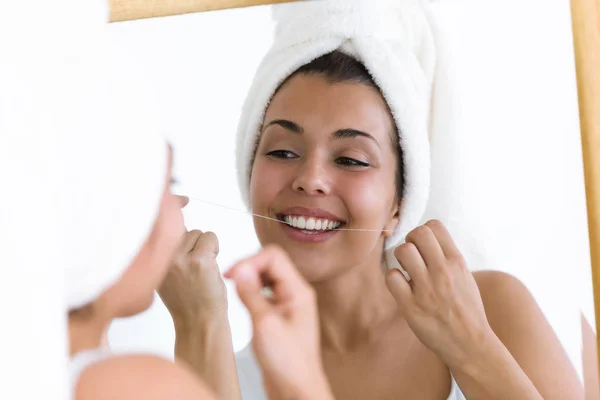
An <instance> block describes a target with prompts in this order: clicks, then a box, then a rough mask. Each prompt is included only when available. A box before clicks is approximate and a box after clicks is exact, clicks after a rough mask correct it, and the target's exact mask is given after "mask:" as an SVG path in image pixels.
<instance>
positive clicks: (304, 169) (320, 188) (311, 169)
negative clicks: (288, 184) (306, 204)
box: [293, 161, 331, 196]
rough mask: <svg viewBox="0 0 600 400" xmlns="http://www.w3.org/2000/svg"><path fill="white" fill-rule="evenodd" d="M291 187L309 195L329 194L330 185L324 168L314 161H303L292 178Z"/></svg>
mask: <svg viewBox="0 0 600 400" xmlns="http://www.w3.org/2000/svg"><path fill="white" fill-rule="evenodd" d="M293 189H294V191H296V192H301V193H305V194H308V195H311V196H324V195H327V194H329V192H330V189H331V187H330V183H329V178H328V176H327V171H326V168H324V167H323V166H322V165H321V164H320V163H317V162H314V161H308V162H306V163H304V164H303V165H302V166H301V167H300V169H299V170H298V176H296V179H294V183H293Z"/></svg>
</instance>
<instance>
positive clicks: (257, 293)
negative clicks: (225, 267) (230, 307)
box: [231, 268, 273, 320]
mask: <svg viewBox="0 0 600 400" xmlns="http://www.w3.org/2000/svg"><path fill="white" fill-rule="evenodd" d="M231 279H232V280H233V281H234V282H235V288H236V290H237V292H238V296H239V297H240V300H241V301H242V303H244V305H245V306H246V308H247V309H248V312H249V313H250V317H251V318H252V320H256V319H258V318H260V316H262V315H264V314H265V313H268V312H271V310H272V308H273V305H272V304H271V303H270V302H269V300H267V299H266V298H265V297H264V296H263V294H262V293H261V289H262V282H261V281H260V278H259V276H258V275H257V274H255V273H253V271H252V270H251V269H249V268H239V269H237V270H236V271H235V273H234V274H233V275H232V276H231Z"/></svg>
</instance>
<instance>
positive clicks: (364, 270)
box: [313, 259, 399, 352]
mask: <svg viewBox="0 0 600 400" xmlns="http://www.w3.org/2000/svg"><path fill="white" fill-rule="evenodd" d="M376 261H377V262H370V263H368V264H365V265H358V266H355V267H353V268H352V270H350V271H348V272H347V273H345V274H344V275H341V276H339V277H336V278H335V279H332V280H329V281H324V282H318V283H314V284H313V287H314V288H315V290H316V293H317V301H318V308H319V317H320V326H321V344H322V346H323V347H324V348H327V349H331V350H333V351H335V352H346V351H354V350H356V349H358V348H360V347H362V346H364V345H368V344H370V343H372V342H373V340H374V339H375V338H378V337H380V333H381V331H382V330H386V329H387V328H388V327H389V326H390V325H391V324H392V323H395V322H397V321H398V318H399V315H398V310H397V304H396V301H395V299H394V297H393V296H392V295H391V293H390V291H389V290H388V288H387V285H386V283H385V276H384V274H383V273H382V269H381V262H379V259H376Z"/></svg>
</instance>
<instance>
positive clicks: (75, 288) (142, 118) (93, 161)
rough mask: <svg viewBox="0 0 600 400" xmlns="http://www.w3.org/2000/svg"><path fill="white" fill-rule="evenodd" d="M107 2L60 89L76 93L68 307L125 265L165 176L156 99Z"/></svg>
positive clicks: (68, 111)
mask: <svg viewBox="0 0 600 400" xmlns="http://www.w3.org/2000/svg"><path fill="white" fill-rule="evenodd" d="M98 4H100V3H99V2H98V3H97V5H98ZM102 6H103V8H104V10H98V9H96V10H94V11H95V12H94V13H90V14H88V15H89V17H90V18H89V19H85V20H84V21H83V23H87V24H88V25H90V24H94V23H95V24H96V25H95V28H96V29H86V31H85V32H86V37H85V46H82V47H81V48H80V50H79V51H78V52H77V53H73V54H74V56H73V59H72V60H71V61H72V63H71V64H68V65H66V66H65V68H67V67H70V68H72V71H71V75H70V78H69V84H68V86H67V87H65V88H64V91H63V94H62V96H63V98H66V97H70V99H71V100H69V108H65V112H64V115H61V116H60V118H61V123H63V124H64V125H63V132H64V133H65V134H64V135H63V137H62V139H63V140H64V143H63V146H64V148H65V149H66V152H65V153H66V160H65V163H66V164H67V165H68V166H69V168H68V170H67V175H66V177H65V179H66V186H67V191H68V193H67V205H66V206H67V208H66V211H67V215H68V220H67V221H66V231H67V238H66V239H67V245H68V246H69V247H70V248H69V251H68V253H67V260H66V265H65V279H66V289H67V306H68V308H69V309H73V308H77V307H81V306H84V305H86V304H87V303H89V302H92V301H93V300H95V299H96V298H97V297H98V296H100V295H101V294H102V293H103V292H104V291H106V289H108V288H110V287H111V286H112V285H113V284H114V283H116V282H117V281H118V279H120V277H121V276H122V274H123V273H124V272H125V271H126V270H127V267H128V266H129V265H130V264H131V262H132V261H133V259H134V257H135V256H136V255H137V253H138V252H139V251H140V249H141V247H142V245H143V244H144V243H145V242H146V240H147V239H148V237H149V234H150V232H151V230H152V228H153V226H154V223H155V221H156V217H157V216H158V212H159V209H160V203H161V200H162V196H163V191H164V189H165V184H166V177H167V176H166V174H167V159H168V147H167V142H166V141H165V139H164V137H163V135H162V132H160V121H158V120H157V119H156V118H157V117H156V116H157V113H156V111H155V110H154V109H153V107H154V106H155V105H154V104H153V103H152V102H151V98H150V96H147V95H146V94H145V92H146V90H145V88H144V86H143V84H141V82H139V81H138V74H136V73H135V72H134V71H135V70H134V69H133V66H132V65H131V64H128V63H126V59H125V58H124V57H125V55H124V54H123V53H120V52H119V49H118V47H115V43H112V42H111V41H110V36H109V35H108V32H106V27H107V25H108V24H107V15H108V13H107V11H108V4H105V2H102ZM102 11H103V12H102ZM61 114H62V113H61Z"/></svg>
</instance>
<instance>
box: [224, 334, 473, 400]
mask: <svg viewBox="0 0 600 400" xmlns="http://www.w3.org/2000/svg"><path fill="white" fill-rule="evenodd" d="M235 358H236V363H237V372H238V378H239V380H240V390H241V392H242V400H268V398H267V395H266V393H265V391H264V389H263V385H262V376H261V373H260V368H259V367H258V364H257V362H256V359H255V358H254V354H253V353H252V349H251V347H250V346H247V347H246V348H245V349H243V350H242V351H240V352H238V353H237V354H236V356H235ZM448 400H466V398H465V396H464V395H463V393H462V392H461V391H460V388H459V387H458V385H457V384H456V381H455V380H454V378H452V387H451V389H450V395H449V396H448Z"/></svg>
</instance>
